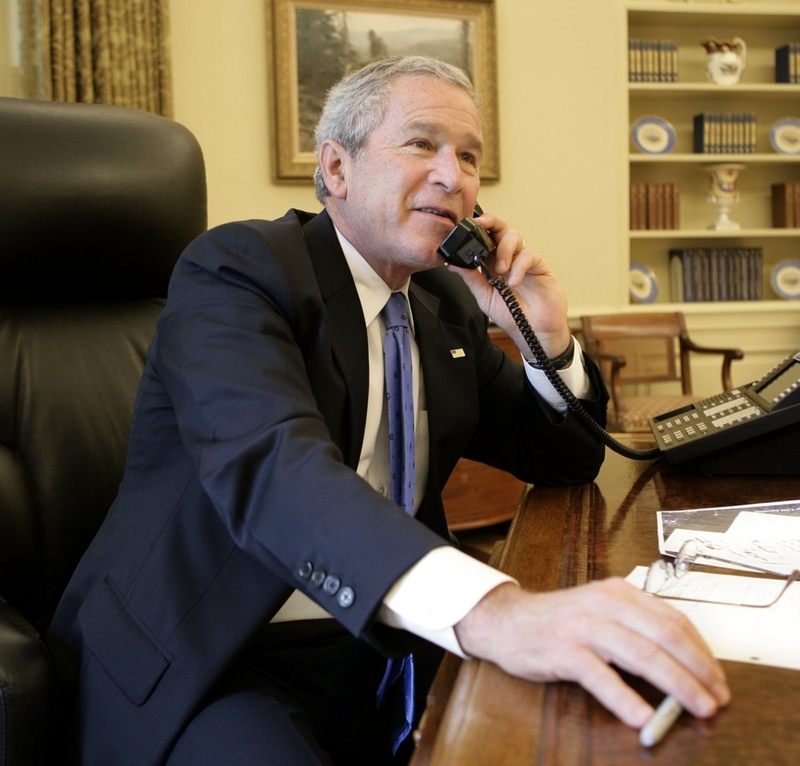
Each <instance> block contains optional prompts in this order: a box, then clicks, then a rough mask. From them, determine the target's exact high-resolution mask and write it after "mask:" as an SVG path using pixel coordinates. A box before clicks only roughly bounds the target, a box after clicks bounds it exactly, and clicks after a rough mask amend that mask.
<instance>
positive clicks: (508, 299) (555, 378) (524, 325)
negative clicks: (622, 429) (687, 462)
mask: <svg viewBox="0 0 800 766" xmlns="http://www.w3.org/2000/svg"><path fill="white" fill-rule="evenodd" d="M476 260H477V261H478V262H479V266H478V268H479V269H480V272H481V274H483V276H484V277H486V279H487V281H488V282H489V284H490V285H491V286H492V287H494V288H495V289H496V290H497V292H498V293H500V296H501V297H502V299H503V301H505V304H506V306H508V310H509V311H510V312H511V316H512V317H513V319H514V321H515V322H516V324H517V327H518V328H519V331H520V332H521V333H522V337H523V338H525V342H526V343H527V344H528V347H529V348H530V350H531V351H532V352H533V356H534V358H535V359H536V363H537V364H538V365H540V366H541V368H542V370H544V374H545V375H546V376H547V379H548V380H549V381H550V382H551V383H552V384H553V388H555V390H556V391H557V392H558V394H559V396H560V397H561V398H562V399H563V400H564V401H565V402H566V403H567V406H568V407H569V408H570V409H571V410H572V411H573V412H574V413H575V414H576V415H577V416H578V417H580V418H581V420H583V422H584V423H585V424H586V426H587V428H588V429H589V430H590V431H591V432H592V433H593V434H594V435H595V436H597V438H598V439H599V440H600V441H601V442H603V444H605V445H606V446H607V447H610V448H611V449H612V450H614V452H617V453H618V454H620V455H623V456H624V457H627V458H631V459H632V460H654V459H655V458H658V457H661V450H659V449H657V448H654V449H649V450H638V449H633V447H628V446H627V445H625V444H623V443H622V442H620V441H617V440H616V439H615V438H614V437H613V436H612V435H611V434H610V433H608V431H606V430H605V429H604V428H603V427H602V426H601V425H600V424H599V423H597V422H596V421H595V419H594V418H593V417H592V416H591V415H590V414H589V413H588V412H587V411H586V409H585V408H584V406H583V405H582V404H581V403H580V400H579V399H578V398H577V397H576V396H575V394H573V393H572V391H570V389H569V386H567V384H566V383H564V381H563V380H562V379H561V376H560V375H559V374H558V373H557V372H556V370H555V368H554V367H553V364H552V362H551V361H550V359H549V358H548V356H547V354H546V353H545V350H544V349H543V348H542V344H541V343H539V339H538V338H537V337H536V333H534V331H533V328H532V327H531V326H530V323H529V322H528V319H527V317H526V316H525V313H524V312H523V311H522V308H521V307H520V305H519V302H518V301H517V298H516V296H515V295H514V292H513V291H512V290H511V288H510V287H509V286H508V283H507V282H506V281H505V280H503V279H502V278H501V277H499V276H497V277H494V278H493V277H492V275H491V274H490V273H489V270H488V269H487V268H486V266H484V264H483V261H482V260H481V259H476Z"/></svg>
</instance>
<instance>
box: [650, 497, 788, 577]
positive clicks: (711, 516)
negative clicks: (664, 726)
mask: <svg viewBox="0 0 800 766" xmlns="http://www.w3.org/2000/svg"><path fill="white" fill-rule="evenodd" d="M657 519H658V541H659V544H658V548H659V551H660V552H661V553H663V554H665V555H670V556H674V555H676V554H677V553H678V551H679V550H680V548H681V545H683V543H684V542H685V541H686V540H689V539H692V540H695V541H696V543H697V546H698V551H699V554H700V555H699V556H698V559H697V563H698V564H706V565H710V566H718V567H723V568H726V567H731V568H734V569H736V568H740V569H751V570H752V569H766V570H768V571H770V572H772V573H775V574H777V575H788V574H790V573H791V572H792V571H793V570H795V569H800V501H797V500H791V501H786V502H780V503H761V504H753V505H739V506H725V507H720V508H699V509H694V510H689V511H659V512H658V514H657ZM704 552H705V553H706V554H707V557H704V556H703V555H702V554H703V553H704ZM719 559H726V563H723V562H720V561H719ZM737 563H738V564H741V566H740V567H737V566H736V565H737Z"/></svg>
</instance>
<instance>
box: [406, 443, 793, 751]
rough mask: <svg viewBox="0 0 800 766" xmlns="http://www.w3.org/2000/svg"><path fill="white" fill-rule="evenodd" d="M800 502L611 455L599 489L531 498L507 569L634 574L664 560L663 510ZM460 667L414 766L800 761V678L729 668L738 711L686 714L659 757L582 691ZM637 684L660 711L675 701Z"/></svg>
mask: <svg viewBox="0 0 800 766" xmlns="http://www.w3.org/2000/svg"><path fill="white" fill-rule="evenodd" d="M640 446H647V445H646V444H641V445H640ZM798 497H800V479H798V478H776V479H773V478H746V477H733V478H731V477H724V478H721V477H720V478H717V477H715V478H701V477H681V476H678V475H676V474H675V473H674V472H673V471H671V470H670V469H669V467H668V466H666V465H665V464H664V463H663V462H662V461H656V462H654V463H650V462H644V463H643V462H641V461H632V460H628V459H626V458H622V457H620V456H618V455H616V454H614V453H611V452H609V453H608V455H607V457H606V462H605V465H604V467H603V470H602V472H601V474H600V476H599V477H598V479H597V481H596V482H595V483H593V484H587V485H583V486H579V487H570V488H564V489H544V488H542V489H539V488H536V489H532V490H529V491H528V492H527V493H526V494H524V495H523V499H522V502H521V504H520V507H519V510H518V512H517V514H516V516H515V518H514V521H513V522H512V526H511V529H510V531H509V536H508V539H507V541H506V545H505V547H504V550H503V553H502V555H501V557H500V559H499V561H498V566H499V568H500V569H502V570H503V571H506V572H508V573H510V574H511V575H513V576H514V577H516V578H517V579H518V580H519V581H520V582H521V583H522V585H524V586H526V587H528V588H532V589H534V590H553V589H555V588H563V587H567V586H571V585H578V584H581V583H585V582H587V581H588V580H592V579H600V578H604V577H607V576H610V575H621V576H625V575H627V574H628V573H629V572H630V571H631V570H632V569H633V567H634V566H636V565H637V564H649V563H650V562H651V561H653V560H654V559H656V558H657V557H658V544H657V539H656V518H655V512H656V511H658V510H662V509H673V510H676V509H683V508H686V509H688V508H699V507H711V506H717V505H737V504H742V503H751V502H762V501H764V502H766V501H770V500H789V499H795V498H798ZM793 587H797V586H793ZM798 651H799V652H800V636H798ZM458 662H459V661H458V660H456V658H454V657H452V656H449V658H448V663H449V664H446V666H445V667H444V671H443V672H442V673H441V674H440V678H439V679H438V684H439V685H438V687H435V688H434V690H433V697H432V700H431V703H432V704H431V705H430V711H429V713H430V714H429V715H428V716H427V719H428V720H427V724H428V725H427V726H426V727H423V729H422V739H421V741H420V746H419V747H418V751H417V754H416V755H415V759H414V760H413V761H412V763H413V764H414V766H421V764H430V766H445V765H446V766H455V765H456V764H458V765H464V764H486V765H487V766H504V765H505V764H509V765H511V764H513V765H514V766H520V765H522V764H525V765H526V766H527V765H528V764H540V765H542V766H544V765H545V764H547V765H548V766H549V765H553V766H555V765H556V764H558V765H559V766H561V765H562V764H563V765H564V766H573V764H574V765H575V766H578V765H580V766H587V765H588V764H592V766H594V765H598V766H599V765H600V764H603V765H605V764H607V765H608V766H624V765H625V764H633V763H636V764H639V763H646V764H665V765H666V764H668V765H669V766H681V764H692V766H705V765H707V764H724V765H725V766H730V765H731V764H770V766H776V765H779V766H780V765H782V764H786V765H787V766H788V765H789V764H791V766H796V764H799V763H800V673H798V672H797V671H792V670H784V669H780V668H765V667H760V666H756V665H749V664H744V663H734V662H725V663H724V666H725V671H726V673H727V676H728V681H729V683H730V686H731V690H732V692H733V701H732V702H731V704H730V706H729V707H728V708H726V709H725V710H723V711H721V712H720V713H719V714H718V715H717V716H716V717H715V718H713V719H711V720H707V721H706V720H698V719H695V718H692V717H691V716H689V715H688V714H684V715H682V716H681V718H680V719H679V720H678V722H677V723H676V724H675V726H674V727H673V729H672V730H671V731H670V732H669V734H668V735H667V737H666V738H665V739H664V740H663V741H662V742H661V743H660V744H659V745H657V746H656V747H654V748H652V749H650V750H648V749H646V748H643V747H641V746H640V745H639V741H638V732H637V731H635V730H632V729H629V728H628V727H626V726H624V725H623V724H621V723H620V722H619V721H618V720H617V719H616V718H614V717H613V716H612V715H611V714H609V713H608V712H607V711H606V710H605V709H604V708H603V707H602V706H601V705H600V704H599V703H598V702H596V701H595V700H594V699H593V698H592V697H591V696H590V695H588V694H586V693H585V692H584V691H583V690H582V689H581V688H580V687H579V686H577V685H576V684H570V683H553V684H536V683H531V682H527V681H521V680H519V679H515V678H512V677H511V676H508V675H506V674H505V673H504V672H503V671H501V670H499V669H498V668H497V667H496V666H494V665H491V664H490V663H486V662H464V663H462V664H460V667H459V666H458ZM448 672H449V674H450V684H452V688H451V689H450V688H449V687H448V682H447V673H448ZM630 682H631V683H632V685H633V686H635V687H636V688H637V689H638V690H639V691H640V692H641V693H643V694H644V695H645V696H646V697H647V698H648V699H649V700H650V701H651V702H653V703H656V702H658V700H660V698H661V697H662V696H663V695H661V694H660V693H658V692H656V691H655V690H653V689H652V687H650V686H649V685H647V684H644V683H643V682H642V681H640V680H639V679H630ZM437 699H438V701H439V704H440V705H442V706H444V705H445V703H446V707H444V710H443V711H442V710H441V709H439V710H438V711H437V709H436V707H437ZM437 719H441V723H440V724H438V728H437V723H438V721H437ZM434 729H436V731H434Z"/></svg>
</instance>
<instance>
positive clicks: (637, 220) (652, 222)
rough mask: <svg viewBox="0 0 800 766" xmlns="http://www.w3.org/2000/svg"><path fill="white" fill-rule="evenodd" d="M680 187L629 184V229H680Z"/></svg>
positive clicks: (662, 184)
mask: <svg viewBox="0 0 800 766" xmlns="http://www.w3.org/2000/svg"><path fill="white" fill-rule="evenodd" d="M680 196H681V187H680V184H676V183H660V184H647V183H638V182H635V181H634V182H631V200H630V207H631V229H680V227H681V224H680V217H681V215H680Z"/></svg>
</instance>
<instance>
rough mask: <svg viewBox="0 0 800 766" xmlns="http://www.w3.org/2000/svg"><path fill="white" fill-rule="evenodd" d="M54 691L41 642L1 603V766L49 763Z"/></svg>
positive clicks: (1, 599) (30, 765)
mask: <svg viewBox="0 0 800 766" xmlns="http://www.w3.org/2000/svg"><path fill="white" fill-rule="evenodd" d="M54 689H55V685H54V676H53V669H52V665H51V663H50V656H49V654H48V653H47V650H46V648H45V646H44V643H43V641H42V639H41V636H40V635H39V634H38V633H37V631H36V630H35V629H34V628H33V626H32V625H30V623H28V621H27V620H25V618H24V617H22V615H20V614H19V612H17V610H16V609H14V607H12V606H11V605H10V604H8V603H6V601H5V600H4V599H3V598H2V597H0V725H2V732H0V735H2V736H0V742H2V743H3V745H4V746H3V748H0V766H40V765H41V764H44V763H45V758H46V749H47V746H48V741H49V739H50V723H51V714H52V709H53V703H54Z"/></svg>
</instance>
